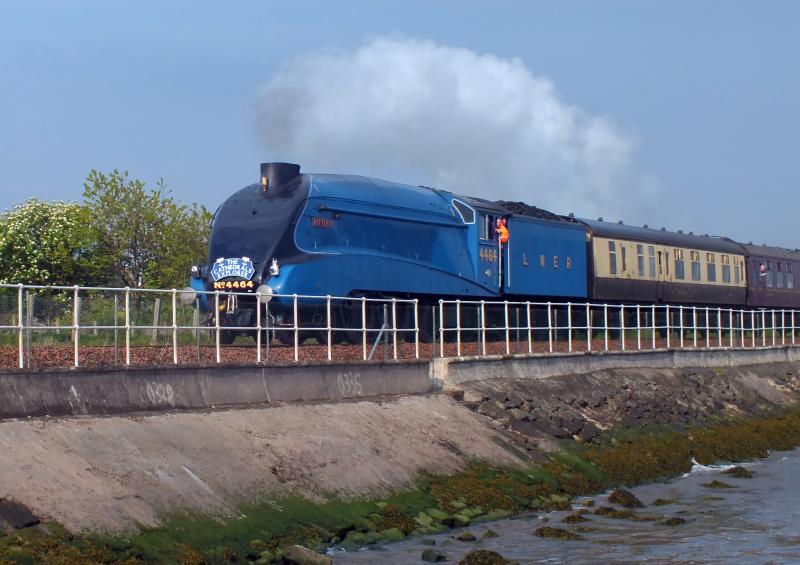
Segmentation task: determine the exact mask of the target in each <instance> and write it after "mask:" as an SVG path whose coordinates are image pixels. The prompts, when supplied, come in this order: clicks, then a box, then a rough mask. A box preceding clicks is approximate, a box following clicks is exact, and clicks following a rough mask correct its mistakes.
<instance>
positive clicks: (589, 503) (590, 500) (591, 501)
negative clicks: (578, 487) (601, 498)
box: [583, 498, 594, 508]
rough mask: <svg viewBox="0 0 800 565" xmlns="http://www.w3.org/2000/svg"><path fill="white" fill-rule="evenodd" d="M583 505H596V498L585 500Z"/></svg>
mask: <svg viewBox="0 0 800 565" xmlns="http://www.w3.org/2000/svg"><path fill="white" fill-rule="evenodd" d="M583 505H584V506H585V507H586V508H591V507H592V506H594V500H592V499H591V498H590V499H589V500H586V501H584V503H583Z"/></svg>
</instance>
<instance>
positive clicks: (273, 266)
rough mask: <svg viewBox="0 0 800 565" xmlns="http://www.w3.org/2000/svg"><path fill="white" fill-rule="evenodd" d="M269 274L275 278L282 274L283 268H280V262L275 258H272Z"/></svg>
mask: <svg viewBox="0 0 800 565" xmlns="http://www.w3.org/2000/svg"><path fill="white" fill-rule="evenodd" d="M269 274H270V275H271V276H273V277H277V276H278V275H280V274H281V268H280V267H279V266H278V260H277V259H275V258H274V257H273V258H272V264H271V265H270V266H269Z"/></svg>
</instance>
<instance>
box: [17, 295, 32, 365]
mask: <svg viewBox="0 0 800 565" xmlns="http://www.w3.org/2000/svg"><path fill="white" fill-rule="evenodd" d="M24 294H25V291H24V285H23V284H22V283H19V284H18V285H17V331H18V334H19V335H18V336H17V339H18V342H19V368H20V369H24V368H25V323H24V322H23V321H22V319H23V317H24V316H25V311H24V308H25V307H24V302H23V300H22V298H23V295H24ZM28 364H29V365H30V359H29V360H28Z"/></svg>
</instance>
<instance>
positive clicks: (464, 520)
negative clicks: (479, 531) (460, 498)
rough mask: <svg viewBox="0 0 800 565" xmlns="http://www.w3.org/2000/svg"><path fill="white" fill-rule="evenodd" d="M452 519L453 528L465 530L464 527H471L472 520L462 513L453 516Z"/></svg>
mask: <svg viewBox="0 0 800 565" xmlns="http://www.w3.org/2000/svg"><path fill="white" fill-rule="evenodd" d="M450 519H451V521H452V523H453V526H454V527H457V528H458V527H461V528H463V527H464V526H469V523H470V520H471V519H470V518H469V517H468V516H465V515H464V514H462V513H461V512H459V513H457V514H453V516H451V518H450Z"/></svg>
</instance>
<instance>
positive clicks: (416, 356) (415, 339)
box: [414, 298, 419, 359]
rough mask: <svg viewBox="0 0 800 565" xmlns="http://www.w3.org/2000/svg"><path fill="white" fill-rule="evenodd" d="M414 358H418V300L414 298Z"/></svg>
mask: <svg viewBox="0 0 800 565" xmlns="http://www.w3.org/2000/svg"><path fill="white" fill-rule="evenodd" d="M414 359H419V300H418V299H416V298H415V299H414Z"/></svg>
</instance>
